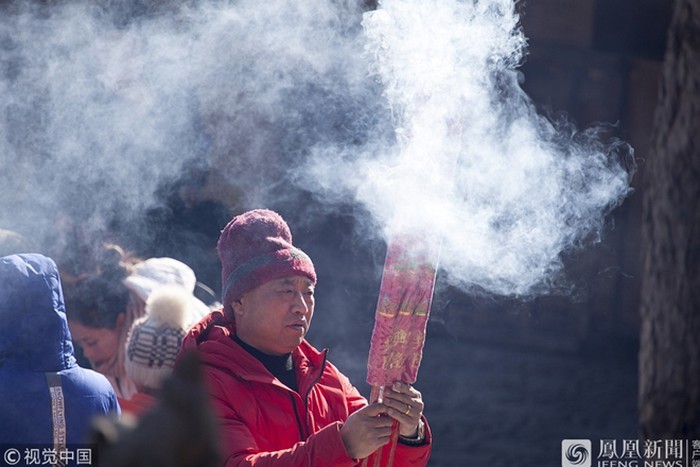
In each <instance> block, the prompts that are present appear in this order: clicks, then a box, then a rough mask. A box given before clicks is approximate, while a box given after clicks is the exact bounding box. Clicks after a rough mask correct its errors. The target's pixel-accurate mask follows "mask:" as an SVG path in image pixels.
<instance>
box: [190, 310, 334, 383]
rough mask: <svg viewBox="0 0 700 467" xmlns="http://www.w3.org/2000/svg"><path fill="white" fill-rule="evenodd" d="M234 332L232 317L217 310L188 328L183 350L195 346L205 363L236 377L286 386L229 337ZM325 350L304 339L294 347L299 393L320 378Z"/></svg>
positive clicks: (293, 355) (293, 354)
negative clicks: (320, 349) (316, 347)
mask: <svg viewBox="0 0 700 467" xmlns="http://www.w3.org/2000/svg"><path fill="white" fill-rule="evenodd" d="M235 332H236V325H235V323H234V322H233V320H231V319H228V318H226V317H225V315H224V313H223V311H222V310H216V311H214V312H212V313H210V314H209V315H207V316H205V317H204V318H203V319H202V320H201V321H200V322H199V323H197V324H196V325H195V326H194V327H192V329H190V331H189V332H188V334H187V335H186V336H185V339H184V340H183V344H182V348H183V351H187V350H194V349H196V350H197V352H198V353H199V355H200V358H201V359H202V361H203V362H204V363H206V364H209V365H212V366H215V367H219V368H222V369H224V370H226V371H230V372H232V373H233V374H234V375H235V376H236V377H238V378H239V379H242V380H245V381H251V382H261V383H269V384H274V385H279V386H282V387H284V388H286V386H284V385H282V383H280V382H279V381H278V380H277V378H275V377H274V376H273V375H272V374H271V373H270V372H269V371H268V370H267V368H265V366H264V365H263V364H262V363H261V362H260V361H259V360H258V359H257V358H255V357H254V356H253V355H251V354H250V353H248V352H247V351H246V350H245V349H243V348H242V347H241V346H240V345H239V344H238V343H237V342H235V340H234V339H233V338H232V336H233V335H235ZM327 352H328V349H324V350H323V351H318V350H317V349H315V348H314V347H313V346H312V345H311V344H309V343H308V342H307V341H306V339H304V340H303V341H302V343H301V344H300V345H299V347H297V348H296V349H294V351H293V352H292V359H293V361H294V367H295V370H296V373H297V379H298V381H299V390H300V392H302V393H303V391H304V390H305V389H306V388H307V386H310V385H311V384H312V383H313V382H315V381H316V380H317V379H318V378H320V376H321V374H322V372H323V370H324V367H325V362H326V355H327Z"/></svg>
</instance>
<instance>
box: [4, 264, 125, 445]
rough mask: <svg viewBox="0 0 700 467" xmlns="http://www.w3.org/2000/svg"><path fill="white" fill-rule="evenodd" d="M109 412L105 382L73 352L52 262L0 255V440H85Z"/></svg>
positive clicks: (113, 403)
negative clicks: (95, 422) (92, 425)
mask: <svg viewBox="0 0 700 467" xmlns="http://www.w3.org/2000/svg"><path fill="white" fill-rule="evenodd" d="M109 413H116V414H119V413H120V410H119V405H118V403H117V398H116V395H115V393H114V390H113V389H112V386H111V385H110V384H109V382H108V381H107V379H106V378H105V377H104V376H102V375H101V374H99V373H97V372H95V371H92V370H87V369H85V368H81V367H80V366H78V364H77V363H76V360H75V357H74V356H73V343H72V341H71V336H70V333H69V331H68V324H67V321H66V313H65V305H64V301H63V291H62V289H61V281H60V279H59V275H58V269H57V267H56V264H55V263H54V262H53V260H51V259H50V258H47V257H45V256H42V255H39V254H21V255H11V256H5V257H3V258H0V444H5V445H18V447H19V445H24V444H38V445H46V446H53V447H54V448H60V447H61V446H64V447H65V446H66V445H71V444H80V443H85V442H87V441H88V435H89V430H90V423H91V421H92V419H93V418H94V417H95V416H97V415H105V414H109Z"/></svg>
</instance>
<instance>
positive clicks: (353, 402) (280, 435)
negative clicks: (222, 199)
mask: <svg viewBox="0 0 700 467" xmlns="http://www.w3.org/2000/svg"><path fill="white" fill-rule="evenodd" d="M233 333H234V325H233V323H232V322H230V321H228V322H227V321H225V319H224V317H223V314H222V313H221V312H220V311H215V312H213V313H211V314H210V315H209V316H207V317H205V318H204V319H203V320H202V321H200V322H199V323H198V324H197V325H195V326H194V327H193V328H192V329H191V330H190V332H189V333H188V334H187V336H186V337H185V340H184V342H183V345H182V351H183V352H184V351H188V350H193V349H196V350H197V351H198V354H199V356H200V359H201V360H202V362H203V371H204V375H205V378H206V381H207V385H208V389H209V392H210V394H211V401H212V404H213V407H214V410H215V412H216V414H217V415H218V417H219V422H220V431H221V438H220V444H221V450H222V454H223V457H224V460H225V465H226V466H227V467H230V466H249V465H251V466H252V465H255V466H268V465H269V466H273V465H275V466H285V467H287V466H311V465H313V466H352V465H356V464H357V460H356V459H352V458H350V457H349V456H348V454H347V452H346V450H345V446H344V445H343V441H342V439H341V437H340V428H341V426H342V422H343V421H345V420H346V419H347V418H348V416H349V415H350V414H351V413H353V412H355V411H357V410H359V409H361V408H362V407H364V406H365V405H367V401H366V400H365V399H364V398H363V397H362V396H361V395H360V393H359V392H358V391H357V389H355V388H354V387H353V386H352V385H351V384H350V381H349V380H348V379H347V378H346V377H345V376H344V375H343V374H342V373H340V371H339V370H338V369H337V368H336V367H335V366H333V365H332V364H331V363H330V362H328V361H327V360H326V351H325V350H324V351H323V352H319V351H317V350H316V349H314V348H313V347H312V346H311V345H310V344H309V343H308V342H306V341H304V342H303V343H302V344H301V345H300V346H299V347H298V348H297V349H296V350H295V351H294V352H293V354H292V359H293V361H294V367H295V369H296V372H297V382H298V389H299V392H295V391H292V390H291V389H289V388H288V387H287V386H285V385H284V384H282V383H281V382H280V381H279V380H278V379H277V378H275V377H274V376H273V375H272V374H271V373H270V372H269V371H268V370H267V369H266V368H265V367H264V366H263V364H262V363H261V362H260V361H259V360H257V359H256V358H255V357H253V356H252V355H251V354H249V353H248V352H247V351H246V350H244V349H243V348H242V347H241V346H239V345H238V344H237V343H236V342H235V341H234V340H233V339H232V338H231V336H232V335H233ZM425 433H426V437H427V440H428V443H426V444H425V445H422V446H405V445H402V444H400V443H399V445H398V446H397V448H396V454H395V459H394V465H395V466H414V465H416V466H424V465H426V464H427V462H428V457H429V456H430V430H429V429H428V427H427V423H426V430H425Z"/></svg>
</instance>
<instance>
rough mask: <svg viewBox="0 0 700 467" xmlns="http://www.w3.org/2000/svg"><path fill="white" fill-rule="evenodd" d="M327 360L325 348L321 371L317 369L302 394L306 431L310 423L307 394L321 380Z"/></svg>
mask: <svg viewBox="0 0 700 467" xmlns="http://www.w3.org/2000/svg"><path fill="white" fill-rule="evenodd" d="M327 360H328V349H325V351H324V352H323V362H321V371H319V373H318V376H317V377H316V379H315V380H314V382H313V383H311V385H310V386H309V389H307V390H306V394H304V410H305V411H306V430H307V432H308V431H309V430H310V428H309V427H310V426H311V424H310V423H309V394H311V390H312V389H313V388H314V386H316V383H318V382H319V381H320V380H321V377H322V376H323V372H324V371H325V369H326V361H327ZM304 439H306V438H304Z"/></svg>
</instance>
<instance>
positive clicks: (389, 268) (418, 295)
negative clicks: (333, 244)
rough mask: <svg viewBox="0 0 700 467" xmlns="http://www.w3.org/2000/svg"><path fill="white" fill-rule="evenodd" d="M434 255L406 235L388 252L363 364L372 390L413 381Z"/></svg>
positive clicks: (434, 268)
mask: <svg viewBox="0 0 700 467" xmlns="http://www.w3.org/2000/svg"><path fill="white" fill-rule="evenodd" d="M436 243H439V242H436ZM438 254H439V253H438V248H432V249H431V248H429V247H428V245H426V243H425V242H422V241H416V240H415V239H411V240H409V238H408V237H407V236H403V237H401V238H399V239H397V240H394V241H392V242H391V243H390V244H389V246H388V248H387V254H386V261H385V263H384V272H383V275H382V283H381V288H380V290H379V298H378V301H377V310H376V314H375V323H374V330H373V332H372V341H371V344H370V351H369V361H368V363H367V382H368V383H369V384H370V385H372V386H373V387H382V386H388V385H391V384H393V383H395V382H397V381H402V382H404V383H408V384H412V383H414V382H415V381H416V378H417V376H418V367H419V366H420V361H421V357H422V354H423V345H424V343H425V329H426V326H427V323H428V316H429V314H430V304H431V302H432V299H433V290H434V287H435V276H436V271H437V264H438Z"/></svg>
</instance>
